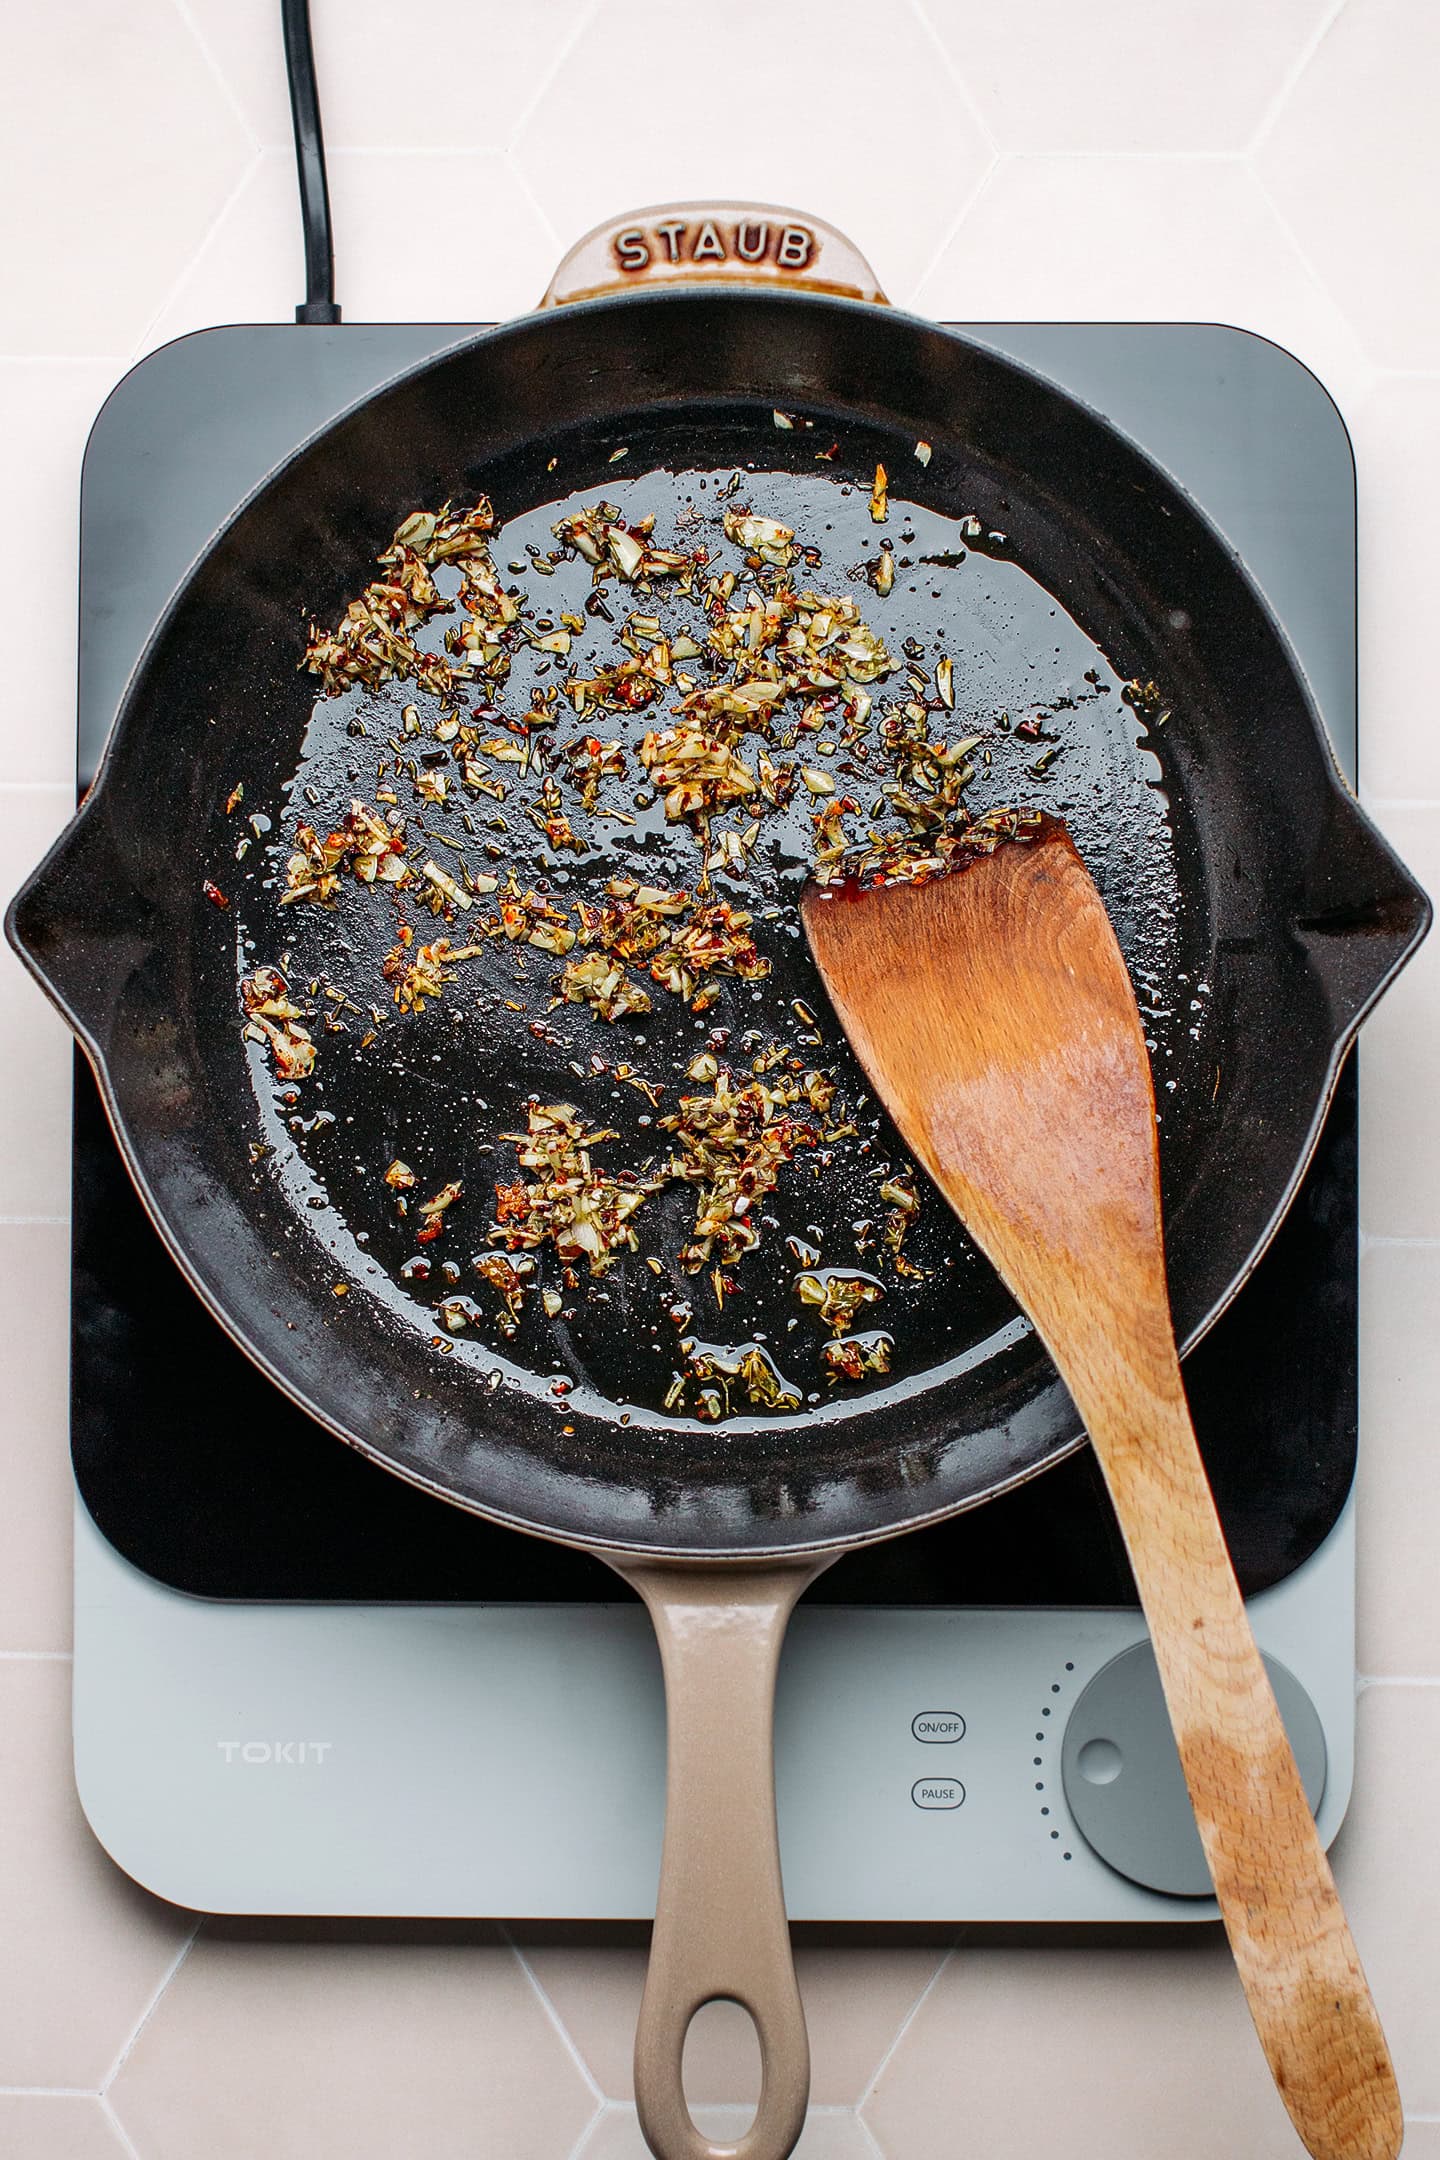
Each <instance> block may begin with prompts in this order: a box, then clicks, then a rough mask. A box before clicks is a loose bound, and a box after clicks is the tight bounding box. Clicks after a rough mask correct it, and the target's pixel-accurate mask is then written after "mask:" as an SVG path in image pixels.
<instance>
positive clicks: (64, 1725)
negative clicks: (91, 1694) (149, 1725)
mask: <svg viewBox="0 0 1440 2160" xmlns="http://www.w3.org/2000/svg"><path fill="white" fill-rule="evenodd" d="M0 1915H3V1931H4V1952H3V1965H0V1975H3V1978H0V2086H6V2085H43V2086H46V2087H51V2088H53V2087H56V2086H62V2087H64V2086H71V2087H73V2086H80V2087H84V2088H91V2087H98V2086H99V2084H100V2082H101V2080H102V2079H103V2078H104V2077H105V2075H106V2073H107V2072H108V2070H109V2068H110V2066H111V2064H112V2063H113V2062H114V2060H115V2058H116V2056H117V2055H118V2054H119V2053H120V2050H121V2048H122V2047H123V2046H124V2043H125V2041H126V2039H127V2038H128V2036H129V2034H130V2033H131V2031H132V2030H133V2028H134V2026H135V2024H136V2021H137V2020H138V2019H139V2018H140V2016H141V2015H142V2013H143V2012H144V2010H145V2008H146V2005H147V2004H148V2003H149V2001H150V2000H151V1997H152V1996H153V1995H154V1993H155V1990H156V1989H157V1988H158V1987H159V1985H160V1983H161V1981H162V1980H163V1979H164V1977H165V1974H166V1972H167V1971H168V1970H169V1968H170V1965H171V1963H172V1961H173V1960H174V1958H175V1955H176V1953H177V1952H178V1950H179V1949H180V1947H181V1945H182V1944H183V1943H184V1942H185V1940H186V1938H187V1936H188V1935H189V1933H190V1931H191V1929H192V1927H193V1925H194V1922H193V1919H192V1917H191V1916H190V1915H189V1914H186V1913H181V1912H178V1911H177V1910H176V1909H175V1908H174V1907H173V1906H170V1905H164V1904H162V1903H161V1902H160V1900H159V1899H158V1898H153V1897H151V1896H150V1895H149V1894H148V1892H146V1891H143V1890H138V1889H137V1888H136V1887H135V1885H134V1884H133V1883H132V1882H131V1881H130V1880H129V1879H128V1877H126V1876H124V1875H122V1874H121V1873H120V1870H119V1869H118V1868H116V1867H114V1866H113V1865H112V1864H111V1862H110V1861H109V1860H107V1859H106V1857H105V1855H104V1853H102V1852H101V1850H100V1848H99V1846H98V1845H97V1844H96V1843H95V1840H94V1839H93V1838H92V1837H91V1835H90V1832H89V1830H88V1829H87V1828H86V1826H85V1822H84V1820H83V1818H82V1816H81V1813H80V1803H79V1801H78V1800H77V1799H76V1797H75V1788H74V1783H73V1781H72V1778H71V1774H70V1668H69V1665H68V1663H66V1662H65V1661H63V1660H49V1659H46V1660H36V1659H28V1658H26V1659H17V1658H0Z"/></svg>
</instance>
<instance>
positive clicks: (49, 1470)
mask: <svg viewBox="0 0 1440 2160" xmlns="http://www.w3.org/2000/svg"><path fill="white" fill-rule="evenodd" d="M69 1292H70V1237H69V1233H68V1231H67V1230H66V1229H65V1228H64V1226H63V1225H62V1224H53V1223H4V1224H0V1396H3V1398H4V1402H5V1406H6V1416H7V1422H8V1425H9V1429H10V1433H11V1440H10V1445H9V1447H8V1449H7V1450H6V1463H5V1506H4V1508H3V1510H0V1650H66V1649H68V1648H69V1646H70V1519H71V1508H72V1504H73V1500H72V1495H73V1486H72V1484H71V1479H70V1448H69V1436H68V1420H67V1410H68V1387H67V1383H68V1379H69V1352H70V1330H69V1325H68V1315H69V1303H70V1296H69ZM0 2149H3V2147H0Z"/></svg>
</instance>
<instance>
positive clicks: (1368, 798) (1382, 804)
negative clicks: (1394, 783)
mask: <svg viewBox="0 0 1440 2160" xmlns="http://www.w3.org/2000/svg"><path fill="white" fill-rule="evenodd" d="M1365 805H1366V807H1367V808H1368V809H1371V810H1440V795H1372V794H1371V793H1370V792H1369V790H1368V789H1367V790H1366V793H1365Z"/></svg>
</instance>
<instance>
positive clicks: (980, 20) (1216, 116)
mask: <svg viewBox="0 0 1440 2160" xmlns="http://www.w3.org/2000/svg"><path fill="white" fill-rule="evenodd" d="M927 6H928V13H929V15H930V18H931V20H932V21H933V23H934V25H935V29H936V32H937V34H938V36H939V38H940V40H941V42H942V43H943V44H944V45H945V46H946V48H947V49H948V51H949V53H950V55H951V57H952V59H953V61H954V63H955V67H956V70H957V72H958V73H959V75H960V76H961V77H962V79H963V80H964V81H965V83H966V84H967V86H968V87H969V89H970V90H971V92H972V94H973V96H974V98H975V101H976V103H977V104H978V105H979V107H980V111H981V113H982V115H983V117H984V119H985V121H986V124H987V125H988V127H989V128H990V131H991V133H992V134H993V135H994V137H995V139H996V141H997V142H998V143H999V145H1000V147H1001V148H1002V149H1004V150H1019V151H1025V150H1032V149H1036V148H1038V147H1041V146H1043V147H1044V148H1045V149H1046V150H1051V151H1062V150H1114V149H1118V148H1122V147H1123V148H1124V149H1126V150H1130V151H1141V150H1162V151H1164V150H1170V151H1173V150H1243V149H1244V148H1245V145H1246V143H1247V142H1248V141H1249V139H1250V137H1251V136H1252V135H1253V134H1254V132H1255V130H1256V128H1257V127H1258V126H1259V124H1260V120H1261V118H1262V116H1263V114H1264V113H1265V112H1266V110H1267V108H1268V107H1269V105H1270V103H1271V101H1272V100H1273V98H1274V97H1275V95H1276V93H1277V92H1278V91H1279V89H1280V88H1281V86H1282V84H1283V82H1284V81H1285V78H1286V76H1287V74H1288V73H1289V72H1290V70H1291V69H1292V67H1293V66H1294V64H1295V63H1296V62H1297V61H1298V60H1299V59H1300V57H1301V55H1302V54H1303V53H1304V52H1305V51H1306V50H1307V49H1308V47H1309V45H1310V43H1311V41H1312V39H1313V38H1314V35H1315V33H1316V32H1317V31H1318V29H1319V28H1320V26H1321V24H1322V23H1323V22H1324V20H1325V17H1326V15H1327V14H1328V13H1329V12H1330V7H1329V4H1328V0H1268V4H1267V5H1266V6H1264V7H1260V8H1257V7H1255V6H1253V5H1251V4H1250V0H1208V4H1207V5H1206V6H1205V7H1203V8H1197V7H1194V6H1192V5H1190V4H1189V0H1111V4H1110V5H1108V6H1105V7H1076V6H1075V5H1074V4H1073V0H1029V4H1028V5H1027V6H1025V7H1024V8H1004V7H998V8H997V7H994V6H992V5H989V4H987V0H927Z"/></svg>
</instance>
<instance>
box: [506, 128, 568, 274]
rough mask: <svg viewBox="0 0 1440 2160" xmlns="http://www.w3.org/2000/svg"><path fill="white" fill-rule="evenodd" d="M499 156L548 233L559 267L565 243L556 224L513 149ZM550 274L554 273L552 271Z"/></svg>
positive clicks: (556, 265)
mask: <svg viewBox="0 0 1440 2160" xmlns="http://www.w3.org/2000/svg"><path fill="white" fill-rule="evenodd" d="M501 156H502V157H503V158H504V160H505V163H506V166H507V167H508V169H509V172H510V177H511V179H512V180H513V181H514V183H515V186H516V188H517V190H518V191H519V193H520V194H521V195H522V196H523V197H524V199H525V201H526V202H528V203H529V205H530V207H531V209H532V210H533V211H534V213H535V215H536V217H537V219H538V220H539V222H540V226H541V229H542V230H543V231H544V232H546V233H547V234H548V235H549V239H550V245H551V246H552V247H553V248H554V250H555V269H556V270H558V269H559V267H560V258H561V256H562V255H563V254H564V253H565V243H564V242H563V240H562V239H561V238H560V233H559V229H558V227H557V226H556V223H555V220H554V219H553V218H552V217H551V215H550V213H549V211H548V210H547V209H546V207H545V205H544V203H542V202H541V200H540V198H539V196H538V195H537V194H536V192H535V190H534V188H533V187H532V186H531V184H530V175H529V173H527V172H526V170H525V168H524V166H523V165H522V164H521V163H520V160H519V158H517V157H516V155H515V153H514V151H513V150H504V151H502V152H501ZM577 237H578V236H577ZM551 275H552V276H553V275H554V272H553V271H552V273H551Z"/></svg>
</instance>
